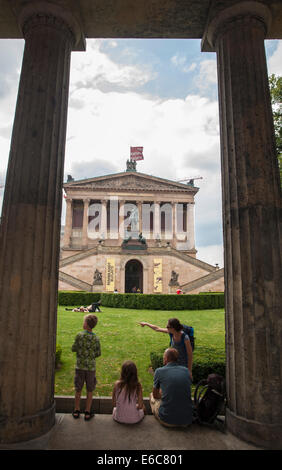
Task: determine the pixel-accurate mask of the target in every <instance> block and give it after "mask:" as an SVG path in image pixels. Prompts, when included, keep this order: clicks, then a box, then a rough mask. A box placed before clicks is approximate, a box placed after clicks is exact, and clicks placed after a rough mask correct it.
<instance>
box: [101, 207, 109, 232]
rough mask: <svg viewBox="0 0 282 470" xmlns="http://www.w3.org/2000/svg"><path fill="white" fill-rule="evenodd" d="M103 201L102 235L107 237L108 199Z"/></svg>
mask: <svg viewBox="0 0 282 470" xmlns="http://www.w3.org/2000/svg"><path fill="white" fill-rule="evenodd" d="M101 203H102V213H101V236H104V237H105V239H106V238H108V236H107V203H108V201H107V200H106V199H105V200H104V199H103V200H102V201H101Z"/></svg>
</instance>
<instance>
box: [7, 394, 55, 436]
mask: <svg viewBox="0 0 282 470" xmlns="http://www.w3.org/2000/svg"><path fill="white" fill-rule="evenodd" d="M55 416H56V406H55V402H54V403H53V404H52V405H51V407H50V408H48V409H46V410H43V411H39V412H38V413H37V414H36V415H31V416H22V417H19V418H17V419H16V418H13V419H9V418H5V417H1V418H0V443H1V444H11V443H16V442H22V441H28V440H30V439H35V438H36V437H40V436H42V435H43V434H46V433H47V432H48V431H50V429H51V428H52V427H53V426H54V424H55Z"/></svg>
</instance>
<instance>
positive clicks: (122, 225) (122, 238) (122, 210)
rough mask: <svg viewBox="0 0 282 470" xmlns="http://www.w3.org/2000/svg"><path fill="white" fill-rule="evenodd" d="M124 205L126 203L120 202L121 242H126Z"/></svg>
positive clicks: (119, 226)
mask: <svg viewBox="0 0 282 470" xmlns="http://www.w3.org/2000/svg"><path fill="white" fill-rule="evenodd" d="M124 204H125V201H123V200H119V213H118V233H119V240H120V242H122V241H123V240H124Z"/></svg>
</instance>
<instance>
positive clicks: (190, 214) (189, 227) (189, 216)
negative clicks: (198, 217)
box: [186, 202, 195, 250]
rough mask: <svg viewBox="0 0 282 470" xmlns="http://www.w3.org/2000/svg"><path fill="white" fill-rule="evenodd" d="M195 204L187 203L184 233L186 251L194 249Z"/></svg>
mask: <svg viewBox="0 0 282 470" xmlns="http://www.w3.org/2000/svg"><path fill="white" fill-rule="evenodd" d="M194 210H195V203H194V202H188V203H187V212H186V233H187V250H194V249H195V223H194V220H195V214H194Z"/></svg>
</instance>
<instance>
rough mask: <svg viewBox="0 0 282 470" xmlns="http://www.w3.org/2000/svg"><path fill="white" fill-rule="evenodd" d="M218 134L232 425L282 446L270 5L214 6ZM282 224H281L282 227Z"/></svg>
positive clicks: (243, 434) (260, 441) (211, 35)
mask: <svg viewBox="0 0 282 470" xmlns="http://www.w3.org/2000/svg"><path fill="white" fill-rule="evenodd" d="M213 16H214V18H213V19H211V22H210V24H209V26H208V29H207V38H208V41H209V44H210V46H211V48H212V49H213V50H215V51H216V53H217V61H218V80H219V108H220V132H221V160H222V188H223V189H222V190H223V198H222V199H223V226H224V258H225V259H224V261H225V262H224V266H225V268H224V269H225V299H226V300H225V303H226V305H225V308H226V348H227V371H226V380H227V399H228V408H227V414H226V423H227V429H228V430H229V431H230V432H232V433H233V434H235V435H237V436H239V437H240V438H241V439H245V440H248V441H250V442H253V443H254V444H256V445H261V446H263V447H267V448H273V449H278V448H281V446H282V400H281V396H282V373H281V371H282V349H281V348H282V342H281V338H282V322H281V305H282V301H281V300H282V299H281V292H282V290H281V285H282V279H281V272H282V270H281V257H280V254H279V253H280V250H281V243H280V239H279V235H280V233H281V232H279V223H280V221H281V218H280V217H281V216H280V214H281V189H280V178H279V172H278V163H277V157H276V151H275V138H274V130H273V118H272V109H271V102H270V93H269V85H268V75H267V66H266V58H265V49H264V39H265V37H266V32H267V24H268V21H269V18H270V11H269V9H268V8H267V7H266V6H265V5H264V4H262V3H259V2H239V3H237V4H236V5H234V6H233V7H230V8H227V9H225V10H223V11H222V12H219V11H216V12H214V15H213ZM280 230H281V229H280Z"/></svg>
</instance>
